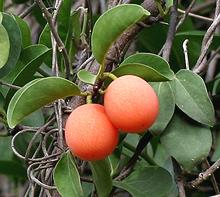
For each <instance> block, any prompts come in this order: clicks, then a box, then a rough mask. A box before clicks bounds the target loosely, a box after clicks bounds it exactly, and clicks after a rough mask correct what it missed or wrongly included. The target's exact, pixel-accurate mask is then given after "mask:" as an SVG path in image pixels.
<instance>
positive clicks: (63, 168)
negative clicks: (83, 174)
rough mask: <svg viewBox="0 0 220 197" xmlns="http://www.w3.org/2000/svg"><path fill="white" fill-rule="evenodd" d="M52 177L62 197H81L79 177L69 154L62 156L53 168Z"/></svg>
mask: <svg viewBox="0 0 220 197" xmlns="http://www.w3.org/2000/svg"><path fill="white" fill-rule="evenodd" d="M53 177H54V183H55V185H56V187H57V190H58V192H59V193H60V194H61V195H62V197H70V196H74V197H83V190H82V186H81V183H80V176H79V173H78V170H77V167H76V165H75V163H74V160H73V158H72V155H71V153H70V152H67V153H64V154H63V156H62V158H61V159H60V160H59V162H58V163H57V165H56V167H55V170H54V175H53Z"/></svg>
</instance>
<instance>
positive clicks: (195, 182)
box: [190, 159, 220, 187]
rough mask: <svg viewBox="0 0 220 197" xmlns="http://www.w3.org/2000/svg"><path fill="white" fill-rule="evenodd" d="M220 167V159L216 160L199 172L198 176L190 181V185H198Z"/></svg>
mask: <svg viewBox="0 0 220 197" xmlns="http://www.w3.org/2000/svg"><path fill="white" fill-rule="evenodd" d="M219 167H220V159H219V160H217V161H216V162H215V163H214V164H213V165H212V166H211V167H210V168H208V169H207V170H206V171H205V172H202V173H200V174H199V176H198V178H196V179H195V180H193V181H191V182H190V185H191V186H192V187H197V186H199V185H200V184H201V183H202V182H203V181H205V180H206V179H208V178H209V177H210V176H211V175H212V174H213V173H214V172H215V171H216V170H218V169H219Z"/></svg>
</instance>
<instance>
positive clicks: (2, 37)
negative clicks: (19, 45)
mask: <svg viewBox="0 0 220 197" xmlns="http://www.w3.org/2000/svg"><path fill="white" fill-rule="evenodd" d="M0 50H1V53H0V68H2V67H3V66H4V65H5V64H6V62H7V61H8V57H9V50H10V41H9V37H8V33H7V31H6V29H5V28H4V26H3V25H1V24H0Z"/></svg>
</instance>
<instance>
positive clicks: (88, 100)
mask: <svg viewBox="0 0 220 197" xmlns="http://www.w3.org/2000/svg"><path fill="white" fill-rule="evenodd" d="M86 103H87V104H89V103H92V94H88V95H87V97H86Z"/></svg>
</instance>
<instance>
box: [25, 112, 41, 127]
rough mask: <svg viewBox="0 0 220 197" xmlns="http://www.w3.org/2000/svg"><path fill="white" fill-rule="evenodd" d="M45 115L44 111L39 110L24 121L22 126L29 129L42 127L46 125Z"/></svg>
mask: <svg viewBox="0 0 220 197" xmlns="http://www.w3.org/2000/svg"><path fill="white" fill-rule="evenodd" d="M44 122H45V121H44V114H43V112H42V110H37V111H35V112H33V113H31V114H30V115H28V116H27V117H25V118H24V119H23V121H22V122H21V125H25V126H29V127H41V126H42V125H44Z"/></svg>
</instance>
